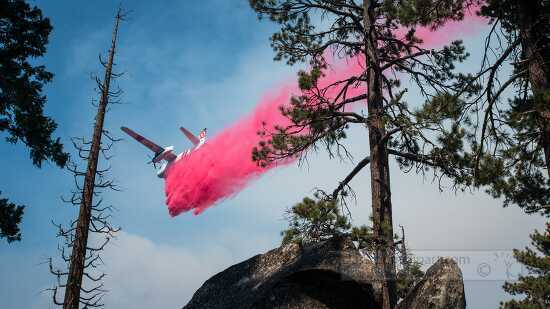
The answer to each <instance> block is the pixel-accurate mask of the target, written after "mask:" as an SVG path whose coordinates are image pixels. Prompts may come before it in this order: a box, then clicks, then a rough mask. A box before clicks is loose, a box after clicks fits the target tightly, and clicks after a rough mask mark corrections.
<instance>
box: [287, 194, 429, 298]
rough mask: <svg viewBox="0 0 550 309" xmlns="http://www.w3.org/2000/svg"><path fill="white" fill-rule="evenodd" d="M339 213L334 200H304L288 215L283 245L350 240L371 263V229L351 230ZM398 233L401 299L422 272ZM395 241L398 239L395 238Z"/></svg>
mask: <svg viewBox="0 0 550 309" xmlns="http://www.w3.org/2000/svg"><path fill="white" fill-rule="evenodd" d="M340 209H341V207H340V206H339V205H338V203H337V202H336V201H334V200H326V199H323V198H321V197H319V196H318V195H317V196H315V197H314V198H313V199H312V198H309V197H305V198H304V199H303V200H302V201H301V202H300V203H297V204H296V205H294V206H292V208H291V209H290V210H289V211H288V212H287V219H288V223H289V227H288V229H286V230H284V231H283V232H281V235H282V236H283V240H282V244H283V245H285V244H289V243H296V244H299V245H301V246H306V245H308V244H312V243H316V242H319V241H323V240H327V239H330V238H332V237H349V238H350V239H351V240H352V241H354V242H356V243H357V249H358V250H360V251H361V252H362V254H364V255H365V256H366V257H367V258H369V259H371V260H372V261H374V256H375V254H376V245H375V240H374V237H373V230H372V228H371V227H369V226H366V225H362V226H353V225H352V224H351V222H350V219H349V214H347V215H346V214H342V212H341V211H340ZM401 230H402V236H401V239H399V240H398V241H395V245H400V246H401V248H402V249H401V250H400V252H399V258H400V261H401V263H400V265H399V267H398V270H397V274H396V289H397V291H396V293H397V296H398V297H399V298H401V299H402V298H405V296H406V295H407V294H408V293H409V292H410V291H411V290H412V288H413V287H414V286H415V285H416V284H417V283H418V282H420V280H421V279H422V277H423V276H424V272H423V271H422V270H421V269H420V266H421V265H420V263H418V262H416V261H415V260H414V259H413V256H412V255H411V254H409V253H407V251H406V242H405V232H404V229H403V227H401ZM395 238H396V239H397V238H398V237H397V235H396V236H395Z"/></svg>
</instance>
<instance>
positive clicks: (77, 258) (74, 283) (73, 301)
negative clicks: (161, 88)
mask: <svg viewBox="0 0 550 309" xmlns="http://www.w3.org/2000/svg"><path fill="white" fill-rule="evenodd" d="M120 18H121V16H120V11H119V13H118V14H117V16H116V19H115V27H114V30H113V37H112V41H111V48H110V50H109V58H108V61H107V65H106V67H105V77H104V79H103V85H102V89H101V98H100V100H99V105H98V107H97V114H96V117H95V126H94V132H93V138H92V144H91V146H90V152H89V156H88V166H87V169H86V175H85V177H84V186H83V190H82V198H81V202H80V212H79V214H78V223H77V226H76V231H75V239H74V242H73V250H72V253H71V260H70V266H69V274H68V277H67V284H66V287H65V298H64V301H63V309H78V307H79V303H80V291H81V286H82V277H83V275H84V266H85V265H84V263H85V261H86V252H87V245H88V232H89V228H90V217H91V209H92V202H93V196H94V188H95V176H96V172H97V164H98V158H99V152H100V148H101V136H102V134H103V123H104V120H105V111H106V109H107V104H108V99H109V86H110V82H111V76H112V75H111V74H112V67H113V58H114V56H115V47H116V39H117V33H118V25H119V22H120Z"/></svg>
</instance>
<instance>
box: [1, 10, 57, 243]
mask: <svg viewBox="0 0 550 309" xmlns="http://www.w3.org/2000/svg"><path fill="white" fill-rule="evenodd" d="M51 31H52V26H51V25H50V20H49V19H48V18H46V17H44V16H43V15H42V11H41V10H40V9H39V8H37V7H31V6H30V5H29V4H27V3H26V2H25V1H22V0H3V1H0V133H5V134H6V135H7V136H6V141H7V142H9V143H12V144H16V143H18V142H22V143H23V144H24V145H25V146H27V148H28V149H29V152H30V158H31V160H32V162H33V164H34V165H35V166H37V167H40V166H41V165H42V162H43V161H45V160H50V161H52V162H54V163H55V164H56V165H58V166H60V167H63V166H65V164H66V163H67V160H68V154H67V153H65V152H64V151H63V145H62V144H61V142H60V140H59V138H57V139H56V138H53V137H52V134H53V133H54V131H55V129H56V127H57V124H56V123H55V122H54V121H53V120H52V119H51V118H49V117H47V116H45V115H44V104H45V103H46V96H45V95H44V94H43V93H42V90H43V87H44V85H45V84H47V83H48V82H50V81H51V80H52V78H53V74H52V73H50V72H48V71H47V70H46V68H45V67H44V66H43V65H35V63H36V58H38V57H41V56H43V55H44V53H45V52H46V45H47V43H48V36H49V34H50V32H51ZM1 207H2V209H1V212H0V221H1V224H0V233H1V234H0V235H2V238H3V237H6V238H7V240H8V242H11V241H15V240H20V239H21V233H20V232H19V228H18V227H17V225H18V224H19V223H20V222H21V216H22V215H23V207H22V206H17V207H16V206H15V205H14V204H12V203H9V202H8V201H7V200H6V199H2V200H1Z"/></svg>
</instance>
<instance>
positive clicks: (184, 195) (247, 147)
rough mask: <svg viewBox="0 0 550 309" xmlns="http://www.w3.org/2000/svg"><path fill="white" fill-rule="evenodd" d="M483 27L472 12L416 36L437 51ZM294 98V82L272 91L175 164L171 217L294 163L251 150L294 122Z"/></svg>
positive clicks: (351, 66) (348, 68)
mask: <svg viewBox="0 0 550 309" xmlns="http://www.w3.org/2000/svg"><path fill="white" fill-rule="evenodd" d="M482 23H485V20H483V19H481V18H479V17H477V16H475V14H469V15H467V16H466V20H465V21H463V22H462V23H458V22H452V23H450V24H449V25H448V26H445V27H442V28H440V29H438V31H430V30H428V29H419V30H418V31H417V35H418V36H419V37H421V38H422V39H423V40H424V45H425V46H426V47H432V46H433V47H435V46H438V45H443V44H445V43H448V42H450V41H452V40H453V39H454V38H456V37H457V36H458V35H460V34H462V35H465V34H466V35H467V34H473V33H474V31H473V29H475V28H476V27H479V26H480V25H481V24H482ZM361 62H362V61H361V59H348V60H347V61H337V62H335V63H333V64H332V65H330V67H329V69H328V70H327V71H326V72H325V73H326V76H325V77H324V78H323V79H322V81H321V85H320V86H323V85H325V86H326V85H329V84H331V83H333V82H335V81H338V80H341V79H344V78H347V77H349V76H350V75H352V74H357V73H358V72H360V71H361V70H362V65H361ZM295 83H296V82H295V81H294V82H293V84H295ZM364 91H365V89H362V88H351V91H350V92H349V93H348V97H352V96H355V95H358V94H360V92H364ZM335 93H336V89H334V90H332V91H331V92H330V93H327V95H328V96H334V95H335ZM293 94H299V90H298V89H297V87H296V86H290V83H286V84H285V85H284V86H280V87H278V88H276V89H272V90H270V91H269V92H268V94H266V95H264V96H263V97H262V98H261V99H260V101H259V102H258V104H257V106H256V108H255V109H254V111H253V112H252V113H250V114H249V115H248V116H246V117H244V118H242V119H241V120H239V121H237V122H236V123H235V124H233V125H232V126H230V127H228V128H226V129H224V130H223V131H222V132H221V133H220V134H218V135H216V136H215V137H214V138H212V139H210V140H208V141H207V142H206V143H205V144H204V145H203V146H202V147H200V148H198V149H197V150H195V151H193V152H191V153H190V154H189V155H187V156H186V157H184V158H182V159H181V160H179V161H177V162H175V163H174V164H173V165H172V166H171V168H170V170H169V172H168V173H167V176H166V182H165V194H166V204H167V206H168V211H169V213H170V215H171V216H177V215H179V214H181V213H182V212H187V211H190V210H193V213H194V214H200V213H201V212H203V211H204V210H205V209H206V208H208V207H210V206H212V205H214V204H215V203H216V202H219V201H221V200H223V199H226V198H229V197H231V196H233V195H234V194H236V193H238V192H239V191H241V190H242V189H244V187H245V186H246V185H247V184H249V183H250V182H251V181H253V180H254V179H256V178H258V177H259V176H260V175H262V174H263V173H265V172H267V171H268V170H270V169H273V168H275V167H277V166H283V165H287V164H289V163H291V162H292V161H293V160H290V159H289V160H287V161H285V162H280V163H278V164H277V165H271V166H268V167H267V168H262V167H259V166H257V165H256V163H255V162H253V161H252V149H253V148H254V147H255V146H257V145H258V143H259V142H260V139H261V137H260V136H259V135H258V131H261V130H262V129H263V128H268V129H270V128H273V126H275V125H282V126H284V125H287V124H289V120H288V119H286V118H285V117H284V116H283V115H282V114H281V112H280V109H279V107H280V106H281V105H285V104H288V103H289V101H290V98H291V96H292V95H293ZM362 104H364V102H363V103H359V105H355V106H354V107H353V108H359V107H360V105H362ZM264 124H265V126H264Z"/></svg>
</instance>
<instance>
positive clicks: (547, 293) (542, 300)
mask: <svg viewBox="0 0 550 309" xmlns="http://www.w3.org/2000/svg"><path fill="white" fill-rule="evenodd" d="M531 240H532V242H531V244H532V245H533V247H534V248H535V249H536V251H535V250H533V249H531V248H528V247H526V248H525V249H524V250H517V249H515V250H514V257H515V258H516V260H517V261H518V262H520V263H521V264H523V265H525V267H526V269H527V271H528V272H529V274H527V275H523V276H519V278H518V280H517V282H506V283H505V284H504V286H503V288H504V290H505V291H506V292H508V293H510V294H511V295H517V296H523V297H524V298H523V299H522V300H510V301H507V302H503V303H501V308H504V309H543V308H550V223H547V224H546V231H545V232H544V233H540V232H538V231H537V230H535V232H534V233H533V234H532V235H531Z"/></svg>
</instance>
